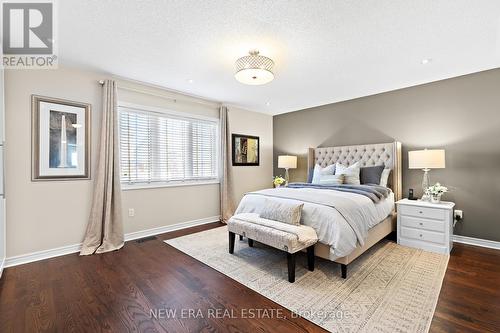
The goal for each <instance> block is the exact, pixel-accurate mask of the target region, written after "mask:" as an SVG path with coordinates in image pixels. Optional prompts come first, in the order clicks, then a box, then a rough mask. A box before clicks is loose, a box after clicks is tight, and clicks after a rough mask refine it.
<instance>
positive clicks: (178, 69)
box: [58, 0, 500, 114]
mask: <svg viewBox="0 0 500 333" xmlns="http://www.w3.org/2000/svg"><path fill="white" fill-rule="evenodd" d="M58 4H59V5H58V11H59V12H58V22H59V39H58V41H59V56H60V63H61V64H63V65H72V66H83V67H86V68H92V69H98V70H102V71H105V72H109V73H112V74H115V75H118V76H123V77H126V78H130V79H134V80H139V81H143V82H147V83H151V84H156V85H160V86H163V87H166V88H170V89H174V90H178V91H182V92H186V93H189V94H193V95H198V96H202V97H205V98H209V99H212V100H216V101H223V102H226V103H228V104H232V105H237V106H241V107H244V108H247V109H249V110H254V111H260V112H266V113H271V114H278V113H283V112H289V111H295V110H299V109H303V108H308V107H312V106H317V105H322V104H328V103H332V102H337V101H342V100H347V99H352V98H356V97H361V96H366V95H371V94H376V93H380V92H384V91H389V90H394V89H399V88H403V87H408V86H412V85H416V84H421V83H426V82H431V81H436V80H440V79H444V78H449V77H453V76H458V75H463V74H467V73H472V72H477V71H481V70H485V69H491V68H496V67H500V37H499V35H500V1H498V0H475V1H470V0H447V1H443V0H358V1H348V0H344V1H338V0H322V1H321V0H314V1H310V0H308V1H305V0H304V1H270V0H267V1H221V0H211V1H201V0H200V1H187V0H182V1H181V0H179V1H160V0H157V1H131V0H128V1H124V0H121V1H118V0H106V1H103V0H99V1H97V0H93V1H89V0H86V1H81V0H64V1H58ZM253 48H257V49H259V50H260V51H261V54H263V55H265V56H268V57H271V58H272V59H273V60H274V61H275V63H276V66H275V74H276V78H275V80H274V81H272V82H271V83H270V84H267V85H264V86H246V85H242V84H241V83H239V82H237V81H236V80H235V79H234V77H233V74H234V62H235V60H236V59H237V58H238V57H240V56H243V55H245V54H246V53H247V52H248V50H250V49H253ZM426 58H431V59H432V61H430V62H429V63H428V64H426V65H423V64H422V63H421V62H422V59H426ZM189 80H193V81H194V82H192V83H190V82H189ZM267 104H269V105H267Z"/></svg>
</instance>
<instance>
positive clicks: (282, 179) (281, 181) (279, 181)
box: [273, 176, 286, 187]
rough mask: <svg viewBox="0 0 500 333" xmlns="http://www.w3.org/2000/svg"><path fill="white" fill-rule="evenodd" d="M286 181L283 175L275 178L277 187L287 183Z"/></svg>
mask: <svg viewBox="0 0 500 333" xmlns="http://www.w3.org/2000/svg"><path fill="white" fill-rule="evenodd" d="M285 181H286V180H285V178H283V177H281V176H276V177H274V179H273V184H274V186H276V187H280V186H281V185H283V184H284V183H285Z"/></svg>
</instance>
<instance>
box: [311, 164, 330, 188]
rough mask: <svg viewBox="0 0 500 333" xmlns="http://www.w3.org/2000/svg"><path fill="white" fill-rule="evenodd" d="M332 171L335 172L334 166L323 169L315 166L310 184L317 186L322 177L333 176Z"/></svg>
mask: <svg viewBox="0 0 500 333" xmlns="http://www.w3.org/2000/svg"><path fill="white" fill-rule="evenodd" d="M334 171H335V164H331V165H328V166H326V167H324V168H322V167H321V166H319V165H318V164H316V165H315V166H314V172H313V179H312V181H311V183H312V184H319V182H320V180H321V177H322V176H326V175H333V172H334Z"/></svg>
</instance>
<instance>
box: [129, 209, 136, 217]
mask: <svg viewBox="0 0 500 333" xmlns="http://www.w3.org/2000/svg"><path fill="white" fill-rule="evenodd" d="M128 216H129V217H134V216H135V209H133V208H129V209H128Z"/></svg>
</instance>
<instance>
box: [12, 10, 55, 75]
mask: <svg viewBox="0 0 500 333" xmlns="http://www.w3.org/2000/svg"><path fill="white" fill-rule="evenodd" d="M54 27H55V25H54V3H53V2H52V1H50V2H47V1H44V2H30V3H28V2H17V1H4V2H3V3H2V37H3V38H2V40H3V42H2V47H3V59H2V63H3V65H4V66H5V67H6V68H23V69H26V68H55V67H56V65H57V64H56V60H57V56H56V55H55V52H54V50H55V48H54V41H55V38H54V32H55V29H54Z"/></svg>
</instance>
